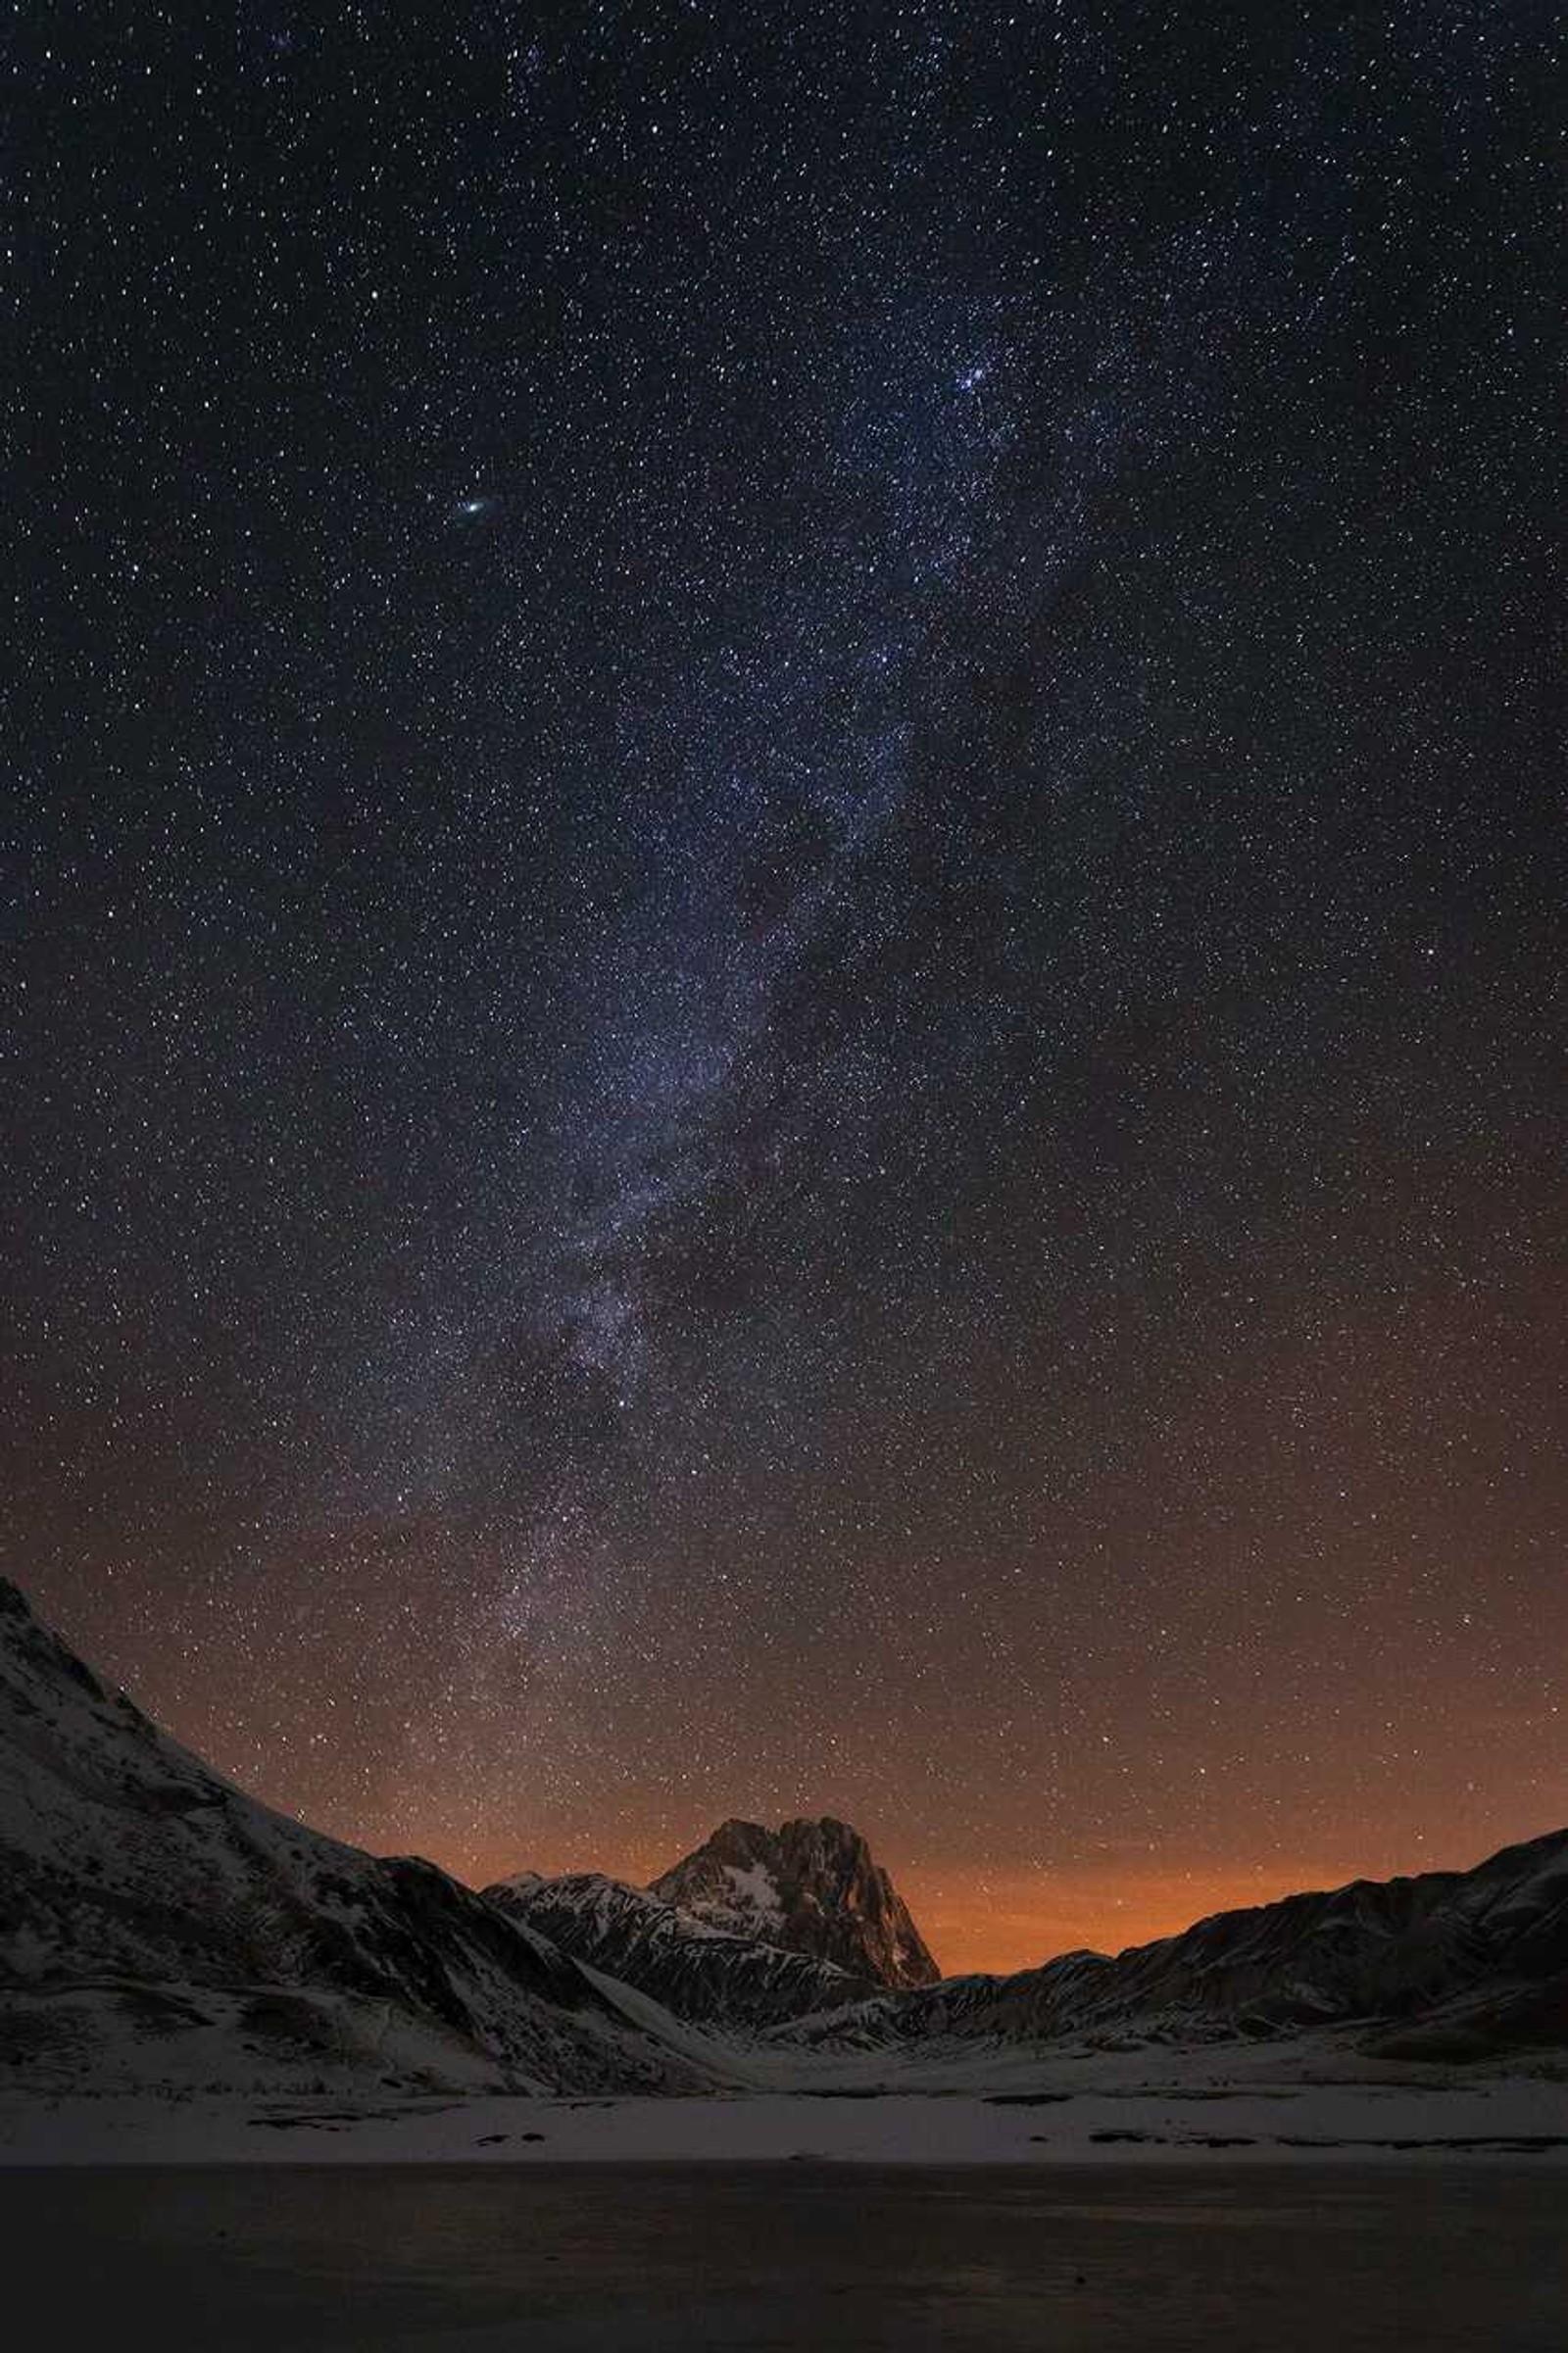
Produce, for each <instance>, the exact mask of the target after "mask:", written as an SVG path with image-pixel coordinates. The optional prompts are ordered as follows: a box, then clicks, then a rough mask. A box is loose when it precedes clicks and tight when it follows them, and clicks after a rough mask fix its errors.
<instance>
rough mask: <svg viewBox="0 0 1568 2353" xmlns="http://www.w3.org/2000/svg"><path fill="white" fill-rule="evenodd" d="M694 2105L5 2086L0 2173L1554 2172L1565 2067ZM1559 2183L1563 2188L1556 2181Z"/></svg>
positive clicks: (1099, 2078)
mask: <svg viewBox="0 0 1568 2353" xmlns="http://www.w3.org/2000/svg"><path fill="white" fill-rule="evenodd" d="M731 2058H732V2063H733V2066H734V2068H735V2069H736V2071H737V2072H740V2071H742V2070H745V2069H747V2068H750V2069H751V2070H752V2071H753V2074H754V2081H753V2082H752V2083H751V2084H750V2085H748V2086H747V2087H745V2088H742V2089H730V2090H716V2091H714V2092H711V2093H709V2094H707V2095H705V2096H700V2097H688V2098H671V2097H657V2098H648V2097H618V2098H607V2097H599V2098H582V2097H577V2098H570V2097H553V2098H546V2097H541V2098H518V2097H502V2096H494V2095H486V2094H473V2093H467V2094H464V2093H458V2092H449V2093H446V2094H432V2095H431V2096H429V2097H422V2098H419V2097H410V2096H409V2095H408V2094H407V2093H406V2092H401V2091H392V2090H388V2089H386V2088H384V2087H378V2088H373V2089H368V2088H367V2087H366V2084H365V2080H364V2078H363V2077H361V2078H360V2079H359V2080H358V2082H355V2081H354V2080H353V2079H345V2080H343V2081H340V2082H339V2083H337V2084H335V2085H332V2086H330V2087H326V2088H317V2089H315V2090H313V2091H310V2092H302V2091H300V2090H298V2089H294V2088H290V2087H289V2086H288V2085H287V2084H286V2083H285V2084H279V2083H276V2082H275V2081H274V2082H273V2083H271V2084H270V2086H269V2087H268V2088H267V2089H266V2090H262V2089H258V2090H256V2091H254V2092H252V2093H250V2094H249V2095H245V2094H241V2093H238V2092H235V2091H226V2092H222V2093H215V2092H212V2091H207V2090H203V2089H202V2088H200V2087H199V2086H197V2085H194V2084H192V2083H189V2082H188V2081H187V2082H185V2083H170V2084H169V2085H167V2086H165V2087H164V2089H163V2091H162V2093H161V2094H160V2093H159V2092H156V2091H153V2090H142V2091H138V2092H125V2093H120V2094H116V2093H113V2092H108V2091H105V2092H102V2093H99V2094H97V2095H92V2094H88V2093H84V2092H81V2091H79V2090H76V2091H67V2090H65V2089H64V2088H62V2089H61V2091H60V2092H59V2093H58V2094H55V2095H52V2094H51V2093H50V2092H49V2091H48V2090H47V2088H45V2087H42V2086H37V2085H35V2086H34V2087H33V2088H32V2089H31V2090H30V2091H29V2092H27V2093H25V2094H23V2093H21V2092H14V2093H10V2094H6V2095H0V2167H4V2166H16V2165H55V2164H66V2165H70V2164H88V2165H92V2164H100V2165H101V2164H110V2165H123V2164H157V2165H182V2164H239V2163H247V2162H258V2161H260V2162H269V2163H276V2162H279V2161H282V2162H285V2163H291V2164H299V2163H301V2162H309V2163H312V2164H316V2163H324V2162H332V2163H350V2164H373V2165H389V2164H415V2165H419V2164H423V2165H431V2164H480V2165H502V2166H510V2167H515V2166H518V2165H529V2166H539V2165H543V2166H553V2165H559V2164H562V2163H572V2164H577V2163H590V2164H606V2163H625V2162H637V2163H663V2164H693V2163H701V2162H713V2163H719V2164H725V2165H736V2164H750V2163H761V2162H780V2161H789V2162H796V2163H802V2162H809V2161H812V2160H820V2161H822V2162H825V2163H850V2164H858V2165H900V2164H904V2165H932V2164H939V2165H945V2166H956V2165H1005V2164H1023V2165H1032V2166H1038V2165H1040V2164H1075V2165H1076V2164H1120V2163H1125V2162H1127V2161H1129V2160H1132V2159H1137V2160H1139V2161H1147V2162H1150V2163H1165V2162H1170V2161H1176V2160H1198V2159H1201V2160H1213V2159H1215V2158H1219V2157H1223V2158H1224V2159H1226V2160H1227V2161H1228V2162H1231V2163H1250V2164H1277V2163H1281V2162H1294V2163H1302V2164H1312V2163H1322V2162H1329V2161H1339V2162H1345V2161H1349V2162H1355V2161H1367V2162H1370V2161H1396V2160H1398V2159H1400V2158H1409V2157H1411V2156H1419V2157H1420V2158H1421V2159H1422V2160H1423V2161H1424V2162H1427V2163H1434V2164H1435V2163H1443V2162H1454V2161H1463V2160H1465V2159H1473V2158H1475V2157H1478V2156H1484V2157H1487V2158H1489V2159H1492V2160H1497V2159H1501V2158H1503V2157H1508V2156H1513V2157H1529V2158H1530V2159H1531V2160H1532V2162H1534V2163H1535V2164H1537V2165H1538V2166H1540V2167H1541V2168H1543V2169H1544V2170H1548V2171H1554V2170H1556V2169H1558V2168H1561V2167H1563V2166H1568V2064H1565V2062H1564V2061H1563V2060H1562V2059H1561V2058H1556V2059H1552V2058H1549V2057H1546V2056H1543V2057H1542V2058H1541V2059H1540V2060H1539V2061H1537V2062H1536V2063H1535V2064H1534V2066H1532V2067H1529V2068H1527V2069H1524V2070H1521V2071H1520V2072H1511V2073H1501V2072H1497V2073H1491V2072H1487V2071H1485V2070H1481V2069H1477V2068H1461V2069H1452V2070H1443V2069H1437V2068H1432V2067H1423V2068H1414V2067H1410V2066H1407V2065H1395V2064H1392V2063H1387V2062H1378V2061H1376V2060H1373V2059H1369V2058H1367V2057H1365V2056H1363V2055H1362V2054H1360V2053H1358V2052H1357V2051H1356V2050H1355V2048H1354V2047H1353V2046H1352V2045H1351V2044H1349V2043H1348V2042H1342V2041H1336V2040H1335V2039H1334V2038H1332V2037H1328V2036H1319V2037H1301V2038H1299V2039H1296V2040H1293V2041H1290V2042H1284V2043H1269V2044H1247V2043H1241V2044H1238V2043H1225V2044H1211V2045H1208V2046H1206V2047H1197V2048H1194V2047H1186V2048H1176V2047H1164V2048H1162V2047H1159V2046H1152V2045H1147V2044H1146V2045H1144V2046H1142V2047H1140V2048H1135V2049H1127V2050H1123V2051H1104V2050H1088V2049H1084V2048H1079V2049H1077V2050H1071V2049H1065V2048H1057V2049H1056V2050H1054V2051H1053V2053H1052V2054H1051V2055H1050V2056H1049V2057H1043V2056H1042V2055H1041V2053H1040V2051H1039V2050H1038V2049H1036V2050H1034V2051H1032V2052H1020V2051H1017V2050H1010V2051H1008V2050H994V2051H991V2052H989V2053H987V2052H980V2053H976V2052H973V2051H970V2052H965V2053H956V2054H954V2055H952V2056H950V2057H949V2058H948V2059H947V2060H946V2061H943V2060H942V2059H940V2058H937V2057H934V2056H932V2055H930V2054H924V2055H922V2057H921V2058H920V2060H919V2062H918V2063H917V2064H911V2063H910V2062H908V2061H907V2059H902V2057H901V2055H900V2054H892V2055H890V2054H888V2053H885V2052H884V2053H882V2054H879V2055H875V2056H873V2055H870V2054H864V2055H860V2056H855V2057H838V2058H835V2059H832V2060H826V2059H810V2058H805V2059H803V2058H800V2057H793V2058H791V2059H789V2060H788V2061H787V2062H786V2061H785V2060H784V2059H783V2058H782V2057H780V2056H779V2055H776V2054H771V2053H759V2052H755V2051H754V2052H752V2053H750V2054H748V2053H747V2052H745V2051H744V2050H742V2049H740V2048H739V2047H738V2046H737V2047H735V2048H734V2049H733V2050H732V2053H731ZM1565 2194H1568V2188H1565Z"/></svg>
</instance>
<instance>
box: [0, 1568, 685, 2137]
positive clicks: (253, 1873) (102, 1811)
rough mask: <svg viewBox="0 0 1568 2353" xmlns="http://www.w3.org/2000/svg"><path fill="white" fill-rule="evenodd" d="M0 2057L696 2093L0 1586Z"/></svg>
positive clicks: (454, 1892) (557, 1984) (454, 1899)
mask: <svg viewBox="0 0 1568 2353" xmlns="http://www.w3.org/2000/svg"><path fill="white" fill-rule="evenodd" d="M0 2054H3V2056H4V2057H5V2058H6V2059H8V2060H9V2061H10V2063H11V2065H12V2066H13V2067H14V2068H16V2069H17V2070H18V2071H19V2075H20V2076H21V2077H22V2078H24V2079H25V2078H28V2077H31V2078H33V2079H37V2080H43V2081H48V2082H54V2083H69V2082H70V2081H72V2080H73V2079H76V2078H82V2077H90V2078H91V2080H92V2081H94V2082H95V2083H100V2084H105V2083H150V2082H168V2083H188V2082H191V2081H195V2082H198V2083H208V2084H212V2083H224V2084H234V2085H236V2086H244V2087H254V2086H256V2085H260V2084H265V2083H289V2084H297V2083H324V2082H325V2081H326V2080H328V2079H331V2080H332V2081H334V2082H337V2081H342V2080H359V2081H364V2080H366V2079H367V2077H368V2079H369V2080H371V2081H380V2082H393V2083H413V2082H423V2083H433V2082H439V2083H458V2084H464V2085H470V2086H473V2087H479V2086H484V2085H489V2086H498V2085H510V2086H512V2087H513V2088H515V2089H521V2090H526V2089H531V2088H539V2089H558V2090H573V2091H576V2090H581V2091H608V2090H627V2089H633V2088H636V2089H641V2090H660V2089H666V2088H694V2087H701V2084H702V2082H703V2079H702V2078H701V2077H699V2076H697V2075H696V2074H694V2071H693V2069H692V2067H691V2065H690V2063H689V2062H688V2061H687V2060H686V2059H684V2058H681V2057H679V2056H677V2055H676V2054H674V2053H673V2052H671V2051H669V2050H668V2049H666V2048H663V2047H662V2046H661V2045H660V2043H659V2041H658V2039H657V2037H655V2036H653V2035H651V2034H648V2033H647V2032H645V2031H642V2030H641V2029H640V2028H639V2027H638V2026H637V2025H635V2024H632V2023H630V2022H628V2021H627V2020H626V2018H625V2017H624V2016H623V2015H622V2014H621V2013H620V2012H618V2011H617V2010H616V2008H615V2007H614V2005H613V2002H612V2001H611V2000H609V1999H607V1997H606V1995H605V1994H604V1992H603V1990H602V1989H601V1988H600V1987H598V1986H597V1985H595V1984H594V1983H593V1982H592V1981H591V1980H590V1979H589V1978H588V1977H586V1976H585V1975H584V1973H583V1972H582V1971H581V1970H580V1969H579V1968H578V1966H577V1964H576V1963H575V1962H574V1961H571V1960H569V1959H567V1958H566V1957H565V1956H564V1955H563V1954H561V1953H559V1952H557V1951H556V1950H555V1948H554V1947H553V1946H552V1945H550V1944H549V1943H548V1942H547V1941H546V1940H545V1939H544V1938H542V1937H540V1936H537V1935H535V1934H534V1933H533V1932H531V1931H530V1930H528V1929H527V1928H525V1927H523V1926H521V1925H519V1924H518V1923H516V1922H515V1921H513V1920H509V1919H507V1918H506V1917H505V1916H504V1915H503V1914H501V1913H500V1912H498V1911H497V1910H496V1909H495V1907H494V1906H493V1905H490V1904H487V1903H485V1902H484V1901H483V1900H482V1899H481V1898H480V1897H479V1896H477V1895H475V1894H473V1893H471V1892H470V1891H469V1890H468V1889H467V1888H466V1887H459V1886H458V1885H457V1884H456V1882H455V1881H453V1880H450V1879H448V1878H447V1877H446V1876H445V1874H444V1873H442V1872H440V1871H437V1870H436V1869H435V1868H434V1866H433V1865H431V1864H429V1863H423V1862H417V1861H412V1860H397V1861H390V1862H383V1861H377V1860H375V1859H374V1858H373V1857H371V1856H369V1855H367V1854H362V1853H360V1852H359V1851H358V1850H357V1849H355V1848H353V1847H350V1846H344V1845H340V1844H339V1843H338V1842H337V1841H336V1840H335V1839H331V1838H323V1837H322V1836H320V1834H319V1833H318V1832H315V1831H311V1830H307V1829H306V1828H305V1827H304V1826H303V1825H302V1824H300V1823H298V1822H294V1821H291V1820H289V1819H288V1818H287V1817H286V1816H284V1815H281V1814H277V1813H274V1812H272V1811H271V1810H270V1808H269V1807H267V1806H264V1805H261V1804H259V1803H257V1802H256V1801H255V1800H254V1799H252V1798H249V1797H246V1796H244V1795H243V1794H242V1793H241V1792H240V1791H239V1790H237V1789H233V1788H232V1787H231V1786H230V1785H229V1784H228V1783H227V1782H225V1781H223V1780H222V1779H221V1777H220V1776H219V1775H218V1774H217V1773H215V1772H213V1771H212V1770H211V1768H210V1767H209V1766H207V1765H205V1764H203V1763H202V1762H201V1761H200V1759H199V1758H197V1757H194V1756H192V1755H190V1754H189V1752H188V1751H187V1750H185V1749H183V1748H180V1747H179V1746H178V1745H177V1744H176V1743H175V1742H174V1741H172V1740H169V1739H167V1738H166V1737H165V1735H164V1734H162V1733H161V1732H159V1731H158V1730H157V1728H156V1727H155V1726H154V1725H153V1724H151V1723H150V1722H149V1721H148V1720H147V1718H146V1717H145V1716H143V1715H142V1714H141V1713H140V1711H139V1710H138V1709H137V1708H136V1707H134V1706H133V1705H132V1704H131V1702H130V1700H129V1699H127V1698H125V1697H124V1696H123V1694H121V1693H119V1692H116V1691H109V1690H107V1689H106V1688H105V1687H104V1686H103V1685H102V1684H100V1683H99V1681H98V1680H97V1678H96V1677H95V1676H94V1675H93V1674H92V1673H91V1672H90V1671H89V1670H88V1668H86V1667H85V1666H83V1665H82V1663H81V1661H80V1660H79V1659H77V1658H76V1657H74V1656H73V1654H72V1652H71V1651H70V1650H68V1649H67V1648H66V1646H65V1645H64V1644H63V1643H62V1642H59V1641H58V1640H57V1639H56V1638H55V1637H54V1636H53V1635H52V1634H50V1633H49V1632H48V1631H47V1630H46V1629H45V1628H44V1627H43V1626H41V1625H40V1624H39V1623H38V1621H37V1620H36V1619H35V1618H34V1617H33V1615H32V1613H31V1611H30V1610H29V1609H28V1607H27V1604H26V1602H25V1600H24V1598H23V1596H22V1594H21V1593H19V1592H18V1591H17V1589H16V1588H15V1587H14V1586H12V1585H9V1584H7V1583H5V1582H4V1581H0ZM13 2080H16V2079H13Z"/></svg>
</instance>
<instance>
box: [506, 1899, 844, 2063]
mask: <svg viewBox="0 0 1568 2353" xmlns="http://www.w3.org/2000/svg"><path fill="white" fill-rule="evenodd" d="M484 1893H485V1897H486V1900H487V1901H489V1902H490V1903H493V1904H497V1905H499V1906H500V1908H501V1909H502V1910H503V1911H504V1912H506V1913H508V1914H509V1915H510V1917H511V1918H513V1919H514V1920H520V1921H522V1922H524V1923H525V1925H526V1926H527V1927H529V1928H531V1929H535V1930H537V1931H538V1932H539V1934H540V1935H542V1936H548V1937H549V1939H550V1941H551V1942H552V1943H553V1944H554V1945H556V1946H557V1947H559V1949H560V1950H561V1951H562V1952H565V1953H570V1954H571V1955H572V1956H573V1958H574V1959H576V1960H579V1961H586V1962H588V1963H590V1964H591V1965H592V1967H594V1968H595V1969H600V1970H603V1971H604V1972H605V1973H606V1974H607V1975H608V1976H610V1977H613V1978H619V1979H621V1980H623V1981H624V1983H625V1984H627V1985H634V1986H636V1987H637V1988H638V1990H639V1991H641V1992H643V1993H649V1994H652V1995H653V1997H654V1998H655V2000H656V2001H659V2002H662V2004H663V2006H664V2008H665V2009H667V2010H669V2011H672V2012H673V2013H674V2015H675V2016H676V2017H677V2018H683V2019H687V2020H689V2021H691V2022H692V2023H693V2024H695V2025H700V2026H710V2027H718V2028H744V2029H749V2030H750V2029H756V2028H760V2027H768V2026H775V2025H777V2024H778V2023H779V2022H780V2021H782V2020H785V2019H791V2018H800V2017H804V2016H805V2015H806V2013H807V2012H808V2011H812V2010H824V2009H828V2008H831V2007H832V2006H833V2005H835V2004H842V2003H845V2002H855V2001H862V2000H864V1999H865V1997H866V1996H867V1995H868V1994H871V1993H874V1992H875V1991H876V1990H877V1986H876V1984H875V1982H874V1981H873V1980H872V1979H870V1978H868V1977H851V1976H850V1975H849V1973H848V1972H847V1971H846V1970H843V1969H839V1968H836V1967H835V1966H834V1964H833V1963H832V1962H831V1961H819V1960H813V1959H812V1958H811V1957H810V1955H809V1954H808V1953H803V1952H789V1951H786V1950H785V1948H784V1947H783V1946H782V1945H778V1944H764V1943H762V1942H760V1940H759V1939H758V1937H756V1936H735V1935H731V1934H730V1933H729V1932H728V1931H726V1930H724V1929H720V1928H715V1927H712V1926H711V1925H710V1923H709V1922H707V1921H705V1920H701V1919H699V1918H698V1917H697V1916H696V1915H695V1914H694V1913H691V1912H683V1911H680V1910H678V1909H677V1907H676V1906H675V1905H673V1904H670V1903H666V1902H665V1901H664V1900H663V1898H662V1896H659V1895H652V1894H650V1893H649V1892H648V1891H647V1890H646V1889H645V1888H642V1887H626V1886H624V1885H623V1884H622V1882H621V1881H619V1880H613V1879H606V1878H604V1877H603V1876H602V1875H601V1874H600V1873H599V1872H597V1871H578V1872H570V1873H568V1874H566V1875H565V1876H564V1878H561V1879H541V1878H540V1877H539V1875H538V1873H537V1872H531V1871H525V1872H522V1873H520V1874H519V1875H518V1877H517V1878H515V1879H510V1880H501V1881H499V1882H498V1883H497V1884H496V1885H495V1886H494V1887H486V1889H485V1890H484Z"/></svg>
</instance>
